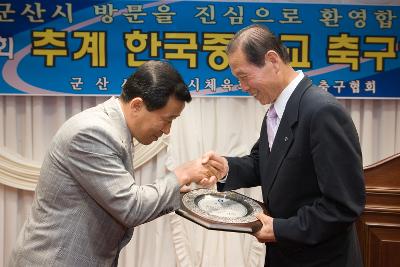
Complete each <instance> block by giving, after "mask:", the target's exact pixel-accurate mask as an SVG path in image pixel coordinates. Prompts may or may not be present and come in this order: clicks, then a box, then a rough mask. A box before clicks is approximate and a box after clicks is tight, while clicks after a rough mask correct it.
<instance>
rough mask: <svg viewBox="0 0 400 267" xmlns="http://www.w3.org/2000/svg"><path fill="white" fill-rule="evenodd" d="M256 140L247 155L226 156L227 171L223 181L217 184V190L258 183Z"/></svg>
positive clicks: (258, 170) (257, 143) (245, 186)
mask: <svg viewBox="0 0 400 267" xmlns="http://www.w3.org/2000/svg"><path fill="white" fill-rule="evenodd" d="M259 142H260V140H258V141H257V142H256V143H255V144H254V146H253V148H252V149H251V152H250V154H249V155H247V156H244V157H226V159H227V160H228V166H229V173H228V177H227V179H226V181H225V183H219V184H218V190H219V191H228V190H233V189H238V188H247V187H254V186H259V185H260V169H259Z"/></svg>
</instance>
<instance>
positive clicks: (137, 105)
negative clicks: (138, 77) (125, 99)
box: [129, 97, 144, 112]
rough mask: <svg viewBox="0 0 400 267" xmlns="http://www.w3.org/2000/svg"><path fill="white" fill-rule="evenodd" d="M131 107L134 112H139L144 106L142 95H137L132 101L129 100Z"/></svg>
mask: <svg viewBox="0 0 400 267" xmlns="http://www.w3.org/2000/svg"><path fill="white" fill-rule="evenodd" d="M129 108H130V110H131V111H133V112H139V111H140V110H142V108H144V102H143V99H142V98H141V97H135V98H133V99H132V100H131V101H129Z"/></svg>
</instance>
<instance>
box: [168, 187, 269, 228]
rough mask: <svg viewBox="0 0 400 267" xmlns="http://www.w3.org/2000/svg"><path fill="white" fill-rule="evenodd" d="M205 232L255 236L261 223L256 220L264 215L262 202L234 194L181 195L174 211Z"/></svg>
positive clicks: (195, 192)
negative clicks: (178, 206) (215, 231)
mask: <svg viewBox="0 0 400 267" xmlns="http://www.w3.org/2000/svg"><path fill="white" fill-rule="evenodd" d="M175 212H176V213H177V214H178V215H180V216H182V217H184V218H186V219H189V220H191V221H193V222H195V223H197V224H199V225H201V226H203V227H205V228H207V229H210V230H219V231H228V232H240V233H254V232H256V231H258V230H259V229H260V228H261V226H262V223H261V222H260V221H259V220H258V219H257V218H256V217H255V215H256V214H257V213H263V212H264V213H266V211H265V208H264V206H263V204H262V203H261V202H258V201H256V200H254V199H252V198H249V197H247V196H245V195H242V194H239V193H237V192H234V191H226V192H218V191H215V190H211V189H196V190H192V191H190V192H188V193H184V194H181V208H180V209H178V210H176V211H175Z"/></svg>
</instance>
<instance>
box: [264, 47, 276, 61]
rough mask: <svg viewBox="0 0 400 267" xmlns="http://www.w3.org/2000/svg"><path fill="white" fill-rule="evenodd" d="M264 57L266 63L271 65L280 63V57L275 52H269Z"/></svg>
mask: <svg viewBox="0 0 400 267" xmlns="http://www.w3.org/2000/svg"><path fill="white" fill-rule="evenodd" d="M264 57H265V61H269V62H271V63H277V62H278V61H279V55H278V54H277V53H276V52H275V51H274V50H268V51H267V53H265V56H264Z"/></svg>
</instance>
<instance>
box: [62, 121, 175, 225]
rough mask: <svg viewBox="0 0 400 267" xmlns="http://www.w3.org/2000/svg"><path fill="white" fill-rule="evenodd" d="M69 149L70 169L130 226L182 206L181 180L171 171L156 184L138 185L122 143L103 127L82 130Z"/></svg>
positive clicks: (116, 216)
mask: <svg viewBox="0 0 400 267" xmlns="http://www.w3.org/2000/svg"><path fill="white" fill-rule="evenodd" d="M98 128H100V127H98ZM68 147H69V151H68V152H67V155H66V156H67V157H68V158H67V161H68V164H67V166H68V171H69V172H70V173H71V174H72V177H73V178H74V179H76V181H77V182H78V183H79V184H80V186H81V187H82V188H83V189H84V190H85V191H86V192H87V193H88V195H89V196H90V197H91V198H93V199H94V200H95V201H96V202H97V203H98V204H99V205H100V206H101V207H102V208H103V209H105V210H106V211H107V212H108V213H109V214H111V215H112V216H113V217H114V218H115V219H116V220H118V221H119V222H120V223H121V224H122V225H124V226H125V227H127V228H131V227H134V226H137V225H139V224H142V223H145V222H148V221H151V220H153V219H155V218H156V217H158V216H160V215H163V214H165V213H168V212H171V211H173V210H175V209H177V208H179V205H180V201H179V188H180V186H179V183H178V181H177V178H176V176H175V174H173V173H169V174H167V175H166V176H165V177H163V178H161V179H158V180H156V181H155V182H154V183H153V184H147V185H140V186H139V185H136V184H135V180H134V177H133V176H132V175H131V174H130V173H129V172H128V171H127V169H126V167H125V165H124V159H123V156H122V153H128V151H125V152H124V151H123V149H122V148H121V143H120V142H118V141H117V140H114V139H113V138H111V137H110V136H109V135H107V134H106V133H105V132H104V130H103V129H96V128H95V129H91V130H90V131H87V130H85V131H80V132H79V133H78V134H76V135H75V136H74V137H73V139H72V141H71V144H70V145H69V146H68Z"/></svg>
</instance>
